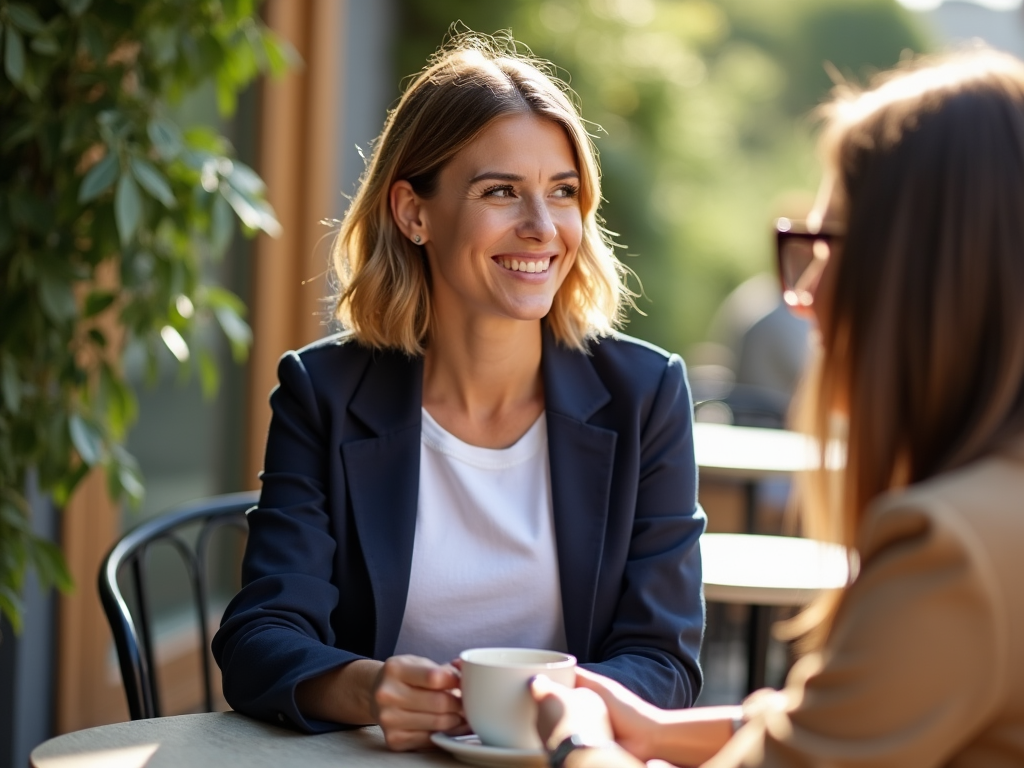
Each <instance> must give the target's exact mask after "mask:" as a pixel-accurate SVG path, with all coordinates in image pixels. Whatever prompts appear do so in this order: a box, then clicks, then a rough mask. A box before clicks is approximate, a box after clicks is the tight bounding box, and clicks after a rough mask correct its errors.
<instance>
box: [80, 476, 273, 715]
mask: <svg viewBox="0 0 1024 768" xmlns="http://www.w3.org/2000/svg"><path fill="white" fill-rule="evenodd" d="M257 499H258V494H257V493H254V492H250V493H234V494H227V495H223V496H215V497H212V498H208V499H201V500H199V501H195V502H191V503H188V504H184V505H182V506H180V507H176V508H174V509H173V510H171V511H169V512H167V513H166V514H163V515H160V516H159V517H156V518H154V519H152V520H148V521H146V522H144V523H142V524H141V525H139V526H138V527H137V528H135V529H134V530H132V531H130V532H129V533H127V534H125V535H124V536H123V537H122V538H121V540H120V541H118V542H117V544H115V545H114V547H113V549H111V550H110V553H109V554H108V555H107V556H106V558H105V559H104V561H103V565H102V566H101V567H100V573H99V592H100V599H101V600H102V602H103V610H104V611H105V612H106V614H107V621H108V622H109V623H110V630H111V632H112V633H113V635H114V643H115V645H116V646H117V657H118V661H119V663H120V667H121V679H122V681H123V683H124V692H125V696H126V697H127V699H128V710H129V712H130V714H131V718H132V720H143V719H146V718H150V717H160V716H161V703H160V694H159V690H158V684H157V674H156V670H157V666H156V663H155V658H156V654H155V643H154V641H155V637H154V630H153V619H152V615H151V611H150V606H149V604H148V601H147V589H146V584H147V554H148V552H149V550H150V548H151V547H152V546H153V545H154V544H157V543H162V544H167V545H170V547H171V548H172V549H173V550H174V551H176V552H177V553H178V555H180V557H181V560H182V562H183V564H184V566H185V570H186V571H187V574H188V582H189V584H188V587H189V589H190V594H191V596H192V598H193V599H194V601H195V607H196V611H197V613H196V618H197V619H198V628H199V636H200V640H201V648H202V652H201V657H202V664H201V669H202V674H203V693H204V704H205V707H206V711H208V712H211V711H213V707H214V703H213V702H214V694H213V684H212V683H213V681H212V677H211V660H210V640H211V632H210V616H209V612H208V607H209V594H210V593H209V570H208V563H207V557H208V553H209V548H210V541H211V537H212V536H213V534H214V532H215V531H217V530H219V529H222V528H224V527H225V526H228V527H234V528H237V529H239V530H240V531H242V532H244V533H246V534H247V533H248V525H247V523H246V520H245V513H246V511H247V510H249V509H250V508H251V507H253V506H254V505H255V504H256V502H257ZM188 527H196V528H197V529H198V530H197V532H196V534H195V535H194V537H186V536H185V535H183V529H186V528H188ZM190 539H191V540H190ZM119 577H121V578H122V579H127V583H128V584H129V585H130V587H131V589H132V591H133V592H134V595H133V596H132V599H130V600H129V599H126V595H125V593H124V591H123V590H122V588H121V582H119ZM129 602H131V603H133V604H134V606H133V608H134V610H133V609H132V608H129Z"/></svg>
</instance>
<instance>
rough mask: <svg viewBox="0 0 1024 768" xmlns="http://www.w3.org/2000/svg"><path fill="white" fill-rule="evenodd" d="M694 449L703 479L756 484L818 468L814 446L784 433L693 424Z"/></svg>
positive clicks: (812, 443) (800, 436) (725, 425)
mask: <svg viewBox="0 0 1024 768" xmlns="http://www.w3.org/2000/svg"><path fill="white" fill-rule="evenodd" d="M693 447H694V451H695V453H696V456H697V466H698V467H699V468H700V472H701V476H702V477H708V476H717V477H727V478H731V479H734V480H757V479H759V478H762V477H771V476H775V475H788V474H792V473H793V472H799V471H801V470H806V469H813V468H815V467H817V466H818V463H819V457H818V455H817V451H816V449H815V443H814V442H813V441H812V440H810V439H808V438H807V437H806V436H804V435H801V434H799V433H797V432H790V431H787V430H784V429H761V428H757V427H733V426H729V425H727V424H709V423H705V422H699V421H698V422H694V425H693Z"/></svg>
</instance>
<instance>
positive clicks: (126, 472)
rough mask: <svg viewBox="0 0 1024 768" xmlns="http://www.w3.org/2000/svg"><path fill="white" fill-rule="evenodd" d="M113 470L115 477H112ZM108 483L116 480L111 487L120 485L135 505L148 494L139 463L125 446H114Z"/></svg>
mask: <svg viewBox="0 0 1024 768" xmlns="http://www.w3.org/2000/svg"><path fill="white" fill-rule="evenodd" d="M111 470H112V471H113V473H114V476H113V477H111V474H110V473H111ZM107 479H108V481H110V480H114V481H115V482H114V483H110V484H111V485H114V484H115V483H116V485H119V486H120V488H121V490H123V491H124V492H125V493H126V494H128V498H129V499H130V500H131V501H132V502H133V503H135V504H138V503H139V502H140V501H142V497H143V496H145V494H146V488H145V484H144V483H143V481H142V473H141V472H140V471H139V465H138V462H136V461H135V457H134V456H132V455H131V454H130V453H128V451H126V450H125V449H124V447H123V446H120V445H116V444H115V445H114V461H113V462H112V463H111V465H110V467H108V473H107Z"/></svg>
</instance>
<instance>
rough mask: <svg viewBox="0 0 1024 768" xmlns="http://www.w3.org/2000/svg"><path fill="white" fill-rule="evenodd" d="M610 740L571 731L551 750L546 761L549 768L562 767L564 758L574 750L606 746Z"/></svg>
mask: <svg viewBox="0 0 1024 768" xmlns="http://www.w3.org/2000/svg"><path fill="white" fill-rule="evenodd" d="M611 743H612V742H610V741H608V740H607V739H605V740H602V741H594V740H592V739H588V738H587V737H586V736H583V735H581V734H579V733H571V734H569V735H568V736H566V737H565V738H564V739H562V741H561V743H559V745H558V746H557V747H555V748H554V749H553V750H551V754H550V755H549V757H548V763H549V764H550V765H551V768H562V764H563V763H564V762H565V758H567V757H568V756H569V754H570V753H571V752H575V751H576V750H577V749H591V748H595V749H596V748H599V747H607V746H608V745H609V744H611Z"/></svg>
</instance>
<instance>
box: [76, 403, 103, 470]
mask: <svg viewBox="0 0 1024 768" xmlns="http://www.w3.org/2000/svg"><path fill="white" fill-rule="evenodd" d="M68 430H69V432H70V433H71V443H72V445H74V446H75V450H76V451H78V455H79V456H81V457H82V461H84V462H85V463H86V464H88V465H89V466H90V467H91V466H93V465H95V464H98V463H99V462H100V460H101V459H102V458H103V437H102V436H101V435H100V433H99V432H98V431H97V430H96V428H95V427H93V426H92V425H91V424H89V422H87V421H86V420H85V419H83V418H82V417H81V416H79V415H78V414H77V413H73V414H71V416H70V417H69V418H68Z"/></svg>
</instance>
